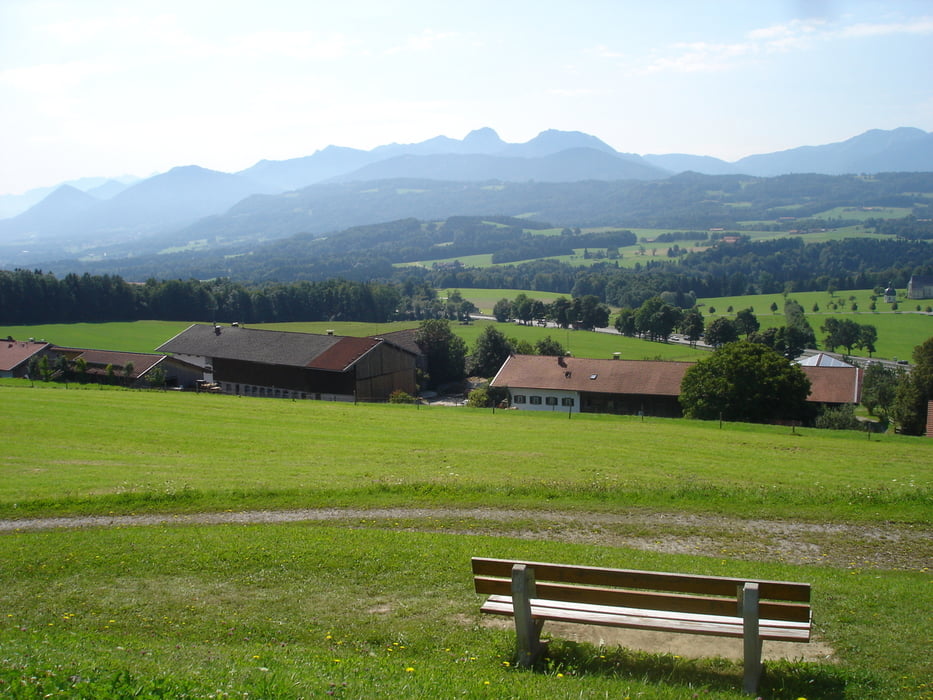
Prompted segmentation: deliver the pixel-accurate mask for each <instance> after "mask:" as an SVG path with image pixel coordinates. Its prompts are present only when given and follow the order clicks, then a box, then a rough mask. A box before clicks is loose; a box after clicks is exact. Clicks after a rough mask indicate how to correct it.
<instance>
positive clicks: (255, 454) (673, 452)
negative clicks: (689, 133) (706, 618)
mask: <svg viewBox="0 0 933 700" xmlns="http://www.w3.org/2000/svg"><path fill="white" fill-rule="evenodd" d="M69 387H70V388H67V389H66V388H64V387H63V386H60V385H55V384H43V383H38V382H37V383H36V384H35V387H34V388H33V387H30V383H29V382H27V381H25V380H4V381H3V383H2V384H0V420H2V425H3V426H4V433H5V434H6V435H7V436H12V439H8V440H7V441H6V444H5V445H4V449H3V450H2V451H0V475H2V479H0V516H2V517H22V516H27V515H29V516H37V515H51V514H62V513H89V512H91V513H93V512H111V511H112V512H140V511H163V510H167V511H191V510H224V509H226V508H238V509H239V508H247V507H248V508H262V507H271V508H282V507H296V506H309V505H343V506H347V505H367V506H373V505H380V504H384V503H387V502H389V503H392V502H398V501H403V502H409V503H411V502H420V503H428V504H459V505H493V504H495V505H500V506H518V505H522V506H526V507H535V508H540V507H546V508H557V507H561V506H568V507H571V506H572V507H578V506H583V505H585V506H586V507H587V508H593V509H597V510H612V509H615V508H620V507H648V508H660V509H677V510H680V511H694V512H705V513H730V514H734V515H741V516H748V517H752V516H760V517H778V516H780V515H782V514H786V513H789V512H792V513H793V514H794V516H795V517H801V518H816V519H819V520H823V519H832V518H845V519H856V520H861V521H866V520H867V521H871V520H879V521H882V520H883V521H903V522H915V523H921V522H926V520H927V519H928V518H929V516H930V514H931V511H930V506H931V476H933V460H931V459H930V456H931V443H930V441H929V440H928V439H925V438H913V439H912V438H908V437H904V436H899V435H885V436H880V437H879V436H870V438H871V439H867V438H866V435H867V434H866V433H845V432H836V431H820V430H815V429H812V430H811V429H791V428H785V427H779V426H758V425H749V424H740V423H736V424H725V425H722V426H720V425H719V424H718V423H716V422H703V421H690V420H673V419H667V420H663V419H645V420H640V419H638V418H637V417H622V416H610V415H596V414H574V415H572V416H571V415H568V414H566V413H563V412H560V411H555V412H553V413H539V412H530V411H501V410H500V411H490V410H481V409H466V408H463V409H453V410H452V409H448V408H443V407H424V406H421V407H418V406H412V405H391V404H390V405H372V404H360V405H353V404H342V403H327V402H314V401H287V400H286V401H275V400H268V399H258V398H247V397H230V396H224V395H213V394H210V395H208V394H195V393H187V392H173V391H167V392H161V391H128V390H103V389H99V388H97V385H85V386H81V385H75V384H71V385H69Z"/></svg>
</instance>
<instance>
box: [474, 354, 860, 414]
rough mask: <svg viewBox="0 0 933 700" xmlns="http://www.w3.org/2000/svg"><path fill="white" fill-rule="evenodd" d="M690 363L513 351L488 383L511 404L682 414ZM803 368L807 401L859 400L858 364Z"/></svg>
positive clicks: (545, 408) (830, 403)
mask: <svg viewBox="0 0 933 700" xmlns="http://www.w3.org/2000/svg"><path fill="white" fill-rule="evenodd" d="M691 366H692V363H690V362H660V361H653V360H594V359H584V358H575V357H560V358H558V357H545V356H541V355H512V356H511V357H509V358H508V359H507V360H506V361H505V363H504V364H503V365H502V367H501V368H500V369H499V372H498V373H497V374H496V376H495V378H494V379H493V380H492V383H491V385H492V386H494V387H502V388H507V389H508V391H509V405H510V406H512V407H513V408H519V409H531V410H537V411H564V412H571V413H577V412H584V413H617V414H639V413H641V414H644V415H649V416H662V417H677V416H681V415H682V414H683V412H682V410H681V407H680V402H679V401H678V397H679V396H680V384H681V381H682V380H683V377H684V374H685V373H686V371H687V369H688V368H690V367H691ZM801 369H802V370H803V372H804V374H806V375H807V378H808V379H809V380H810V384H811V388H810V396H809V397H808V399H807V400H808V401H809V402H810V403H813V404H820V405H827V406H840V405H842V404H856V403H858V402H859V398H860V392H861V385H862V371H861V370H860V369H859V368H857V367H851V366H846V367H820V366H803V367H801Z"/></svg>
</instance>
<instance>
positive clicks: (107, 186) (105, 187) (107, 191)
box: [85, 180, 133, 199]
mask: <svg viewBox="0 0 933 700" xmlns="http://www.w3.org/2000/svg"><path fill="white" fill-rule="evenodd" d="M132 184H133V183H132V182H120V181H119V180H107V181H105V182H103V183H101V184H100V185H97V186H96V187H92V188H90V189H88V190H85V192H87V193H88V194H89V195H91V196H92V197H96V198H97V199H113V198H114V197H116V196H117V195H118V194H120V193H121V192H122V191H123V190H125V189H128V188H129V187H131V186H132Z"/></svg>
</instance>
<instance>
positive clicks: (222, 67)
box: [0, 0, 933, 193]
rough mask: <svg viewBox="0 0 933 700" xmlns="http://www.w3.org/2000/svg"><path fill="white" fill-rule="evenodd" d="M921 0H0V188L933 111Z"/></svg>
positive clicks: (757, 147)
mask: <svg viewBox="0 0 933 700" xmlns="http://www.w3.org/2000/svg"><path fill="white" fill-rule="evenodd" d="M931 67H933V2H931V1H930V0H922V1H913V2H909V1H904V2H898V1H896V0H894V1H891V0H888V1H885V2H880V1H879V2H876V1H874V0H871V1H869V0H864V1H863V0H852V1H846V0H835V1H832V0H825V1H822V2H818V1H813V0H811V1H810V2H806V1H804V0H731V1H730V0H707V1H706V2H702V3H701V2H692V1H686V0H672V1H665V0H656V1H654V2H647V1H646V0H637V1H631V0H616V1H614V2H613V1H608V0H606V1H602V0H575V2H572V3H571V2H551V1H549V0H528V1H526V0H493V1H487V0H471V1H470V2H458V3H448V2H444V1H443V0H433V1H431V2H428V1H424V2H420V1H416V0H412V1H402V0H396V1H392V0H380V1H377V2H374V1H370V0H326V1H324V2H321V1H319V0H295V1H291V0H265V1H263V2H241V1H238V0H154V1H148V0H139V1H137V0H120V1H116V0H56V1H53V0H0V193H18V192H22V191H25V190H27V189H30V188H33V187H38V186H45V185H51V184H55V183H57V182H60V181H63V180H66V179H72V178H77V177H82V176H115V175H121V174H124V173H130V174H134V175H138V176H148V175H151V174H153V173H155V172H162V171H165V170H168V169H169V168H171V167H174V166H176V165H189V164H196V165H201V166H203V167H207V168H213V169H216V170H223V171H227V172H232V171H236V170H241V169H243V168H246V167H249V166H250V165H252V164H253V163H255V162H256V161H257V160H259V159H261V158H270V159H285V158H293V157H298V156H304V155H309V154H311V153H313V152H314V151H315V150H317V149H320V148H324V147H325V146H327V145H329V144H335V145H340V146H351V147H356V148H366V149H368V148H372V147H374V146H377V145H380V144H384V143H391V142H397V143H410V142H416V141H423V140H425V139H428V138H431V137H433V136H437V135H441V134H443V135H446V136H450V137H452V138H463V137H464V136H465V135H466V134H467V133H468V132H470V131H471V130H473V129H477V128H480V127H485V126H488V127H492V128H493V129H495V130H496V131H497V132H498V133H499V135H500V136H501V137H502V138H503V139H504V140H506V141H509V142H524V141H527V140H529V139H531V138H533V137H534V136H535V135H536V134H538V133H539V132H540V131H543V130H545V129H551V128H553V129H563V130H576V131H583V132H586V133H589V134H592V135H594V136H597V137H599V138H601V139H602V140H603V141H605V142H606V143H608V144H609V145H611V146H612V147H614V148H615V149H617V150H619V151H625V152H632V153H639V154H646V153H693V154H697V155H712V156H716V157H719V158H724V159H726V160H736V159H738V158H740V157H742V156H745V155H749V154H752V153H762V152H770V151H775V150H781V149H785V148H792V147H795V146H800V145H818V144H823V143H830V142H834V141H841V140H844V139H847V138H850V137H852V136H855V135H857V134H860V133H862V132H864V131H867V130H868V129H872V128H881V129H891V128H895V127H898V126H915V127H919V128H921V129H924V130H926V131H933V68H931Z"/></svg>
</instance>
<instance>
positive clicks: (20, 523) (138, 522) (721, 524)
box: [0, 508, 933, 570]
mask: <svg viewBox="0 0 933 700" xmlns="http://www.w3.org/2000/svg"><path fill="white" fill-rule="evenodd" d="M297 522H328V523H340V524H344V525H346V526H347V527H384V528H391V529H403V530H411V531H430V532H448V533H472V534H495V535H503V536H511V537H521V538H527V539H541V540H554V541H567V542H581V543H588V544H600V545H608V546H626V547H634V548H638V549H644V550H651V551H659V552H667V553H680V554H698V555H703V556H728V557H731V558H739V559H749V560H777V561H785V562H787V563H792V564H826V565H830V566H843V567H848V568H853V569H856V568H890V569H914V570H917V569H921V570H922V569H924V568H925V567H927V566H929V564H930V562H931V561H933V528H931V527H930V526H917V525H913V526H911V525H903V524H895V523H870V524H852V523H818V522H805V521H796V520H795V521H790V520H756V519H739V518H730V517H724V516H717V515H698V514H683V513H659V512H645V511H623V512H617V513H605V512H601V513H590V512H572V513H571V512H561V511H537V510H519V509H515V510H510V509H496V508H372V509H362V508H306V509H297V510H249V511H237V512H206V513H180V514H141V515H93V516H71V517H57V518H29V519H21V520H18V519H11V520H0V533H8V534H9V533H16V532H26V531H37V530H53V529H62V528H108V527H146V526H182V525H241V524H261V523H297Z"/></svg>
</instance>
